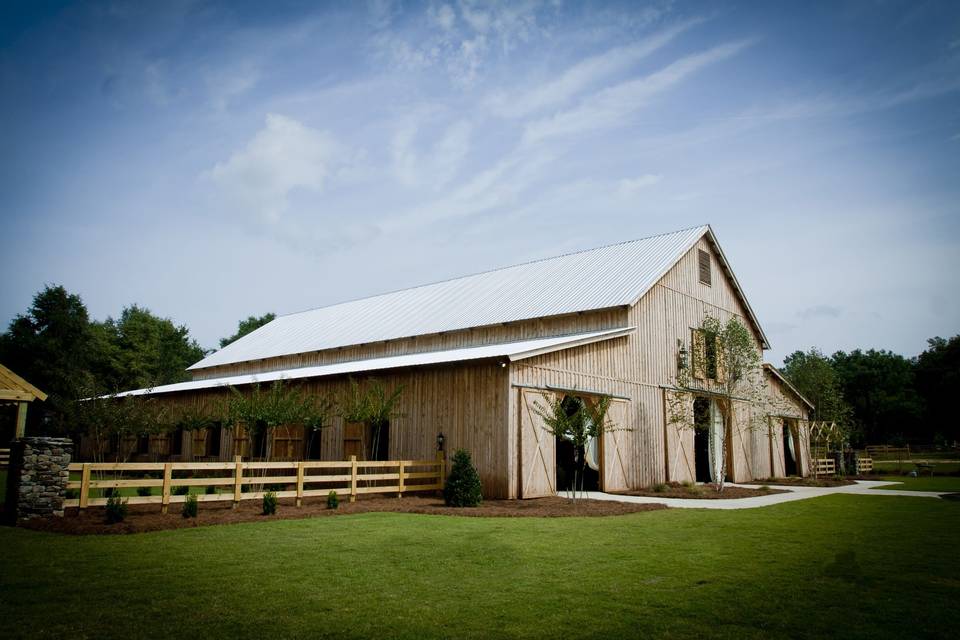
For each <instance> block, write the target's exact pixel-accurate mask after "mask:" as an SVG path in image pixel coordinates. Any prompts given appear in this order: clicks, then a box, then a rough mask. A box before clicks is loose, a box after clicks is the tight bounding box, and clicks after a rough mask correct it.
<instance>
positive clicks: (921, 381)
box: [783, 335, 960, 447]
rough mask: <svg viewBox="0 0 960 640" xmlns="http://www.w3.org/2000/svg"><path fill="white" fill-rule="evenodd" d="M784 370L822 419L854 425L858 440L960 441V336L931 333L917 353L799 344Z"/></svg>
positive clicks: (853, 441) (858, 442)
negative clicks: (959, 413) (956, 401)
mask: <svg viewBox="0 0 960 640" xmlns="http://www.w3.org/2000/svg"><path fill="white" fill-rule="evenodd" d="M783 374H784V375H785V376H786V377H787V379H788V380H790V382H791V383H793V384H794V385H795V386H796V387H797V389H798V390H799V391H800V392H801V393H803V394H804V396H806V397H807V399H808V400H810V402H812V403H813V404H814V405H815V406H816V410H815V412H814V418H815V419H817V420H826V421H832V422H837V423H838V424H842V425H844V426H845V427H847V430H848V431H849V432H850V436H851V444H852V445H853V446H854V447H862V446H865V445H867V444H897V445H903V444H908V443H922V444H931V443H932V444H935V445H939V446H953V445H955V443H956V442H957V441H958V440H960V422H958V420H957V419H956V412H954V411H952V410H951V407H949V405H950V404H952V402H953V394H954V393H957V392H958V391H960V335H957V336H953V337H952V338H949V339H946V338H940V337H936V338H930V339H929V340H927V349H926V350H925V351H923V353H921V354H920V355H919V356H917V357H914V358H907V357H904V356H902V355H899V354H896V353H893V352H891V351H886V350H882V349H881V350H877V349H869V350H866V351H864V350H861V349H854V350H853V351H850V352H849V353H847V352H844V351H837V352H836V353H834V354H833V355H832V356H826V355H824V354H823V353H822V352H821V351H820V350H818V349H816V348H812V349H810V350H808V351H796V352H794V353H792V354H790V355H789V356H787V358H786V359H785V360H784V366H783Z"/></svg>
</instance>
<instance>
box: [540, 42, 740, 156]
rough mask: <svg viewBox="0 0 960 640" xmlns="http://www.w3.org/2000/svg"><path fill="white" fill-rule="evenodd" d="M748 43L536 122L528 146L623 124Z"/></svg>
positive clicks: (683, 62) (676, 65)
mask: <svg viewBox="0 0 960 640" xmlns="http://www.w3.org/2000/svg"><path fill="white" fill-rule="evenodd" d="M749 44H750V42H749V41H739V42H730V43H727V44H723V45H720V46H717V47H714V48H712V49H709V50H707V51H704V52H702V53H697V54H694V55H690V56H686V57H683V58H680V59H679V60H677V61H676V62H673V63H672V64H670V65H668V66H666V67H664V68H663V69H661V70H660V71H657V72H655V73H652V74H650V75H648V76H645V77H642V78H637V79H635V80H628V81H627V82H623V83H621V84H618V85H614V86H612V87H608V88H606V89H603V90H601V91H599V92H597V93H595V94H594V95H592V96H589V97H588V98H585V99H584V100H583V101H582V102H581V103H580V105H579V106H577V107H575V108H573V109H570V110H568V111H565V112H562V113H559V114H557V115H555V116H552V117H549V118H542V119H540V120H535V121H534V122H532V123H530V124H529V125H527V127H526V130H525V131H524V142H525V143H527V144H530V143H535V142H539V141H542V140H544V139H546V138H551V137H556V136H563V135H571V134H577V133H583V132H586V131H591V130H596V129H604V128H608V127H611V126H614V125H617V124H621V123H622V122H623V121H624V120H625V119H626V118H627V116H629V115H630V113H632V112H633V111H636V110H637V109H639V108H640V107H642V106H644V105H645V104H646V103H647V102H648V101H649V100H650V99H651V98H653V97H654V96H656V95H657V94H659V93H662V92H664V91H666V90H667V89H670V88H671V87H673V86H675V85H677V84H679V83H680V82H682V81H683V80H685V79H686V78H687V77H688V76H690V75H692V74H694V73H696V72H697V71H700V70H701V69H703V68H705V67H708V66H710V65H712V64H715V63H717V62H720V61H721V60H725V59H727V58H729V57H731V56H733V55H736V54H737V53H739V52H740V51H741V50H743V49H744V48H745V47H747V46H748V45H749Z"/></svg>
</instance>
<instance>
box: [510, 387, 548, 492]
mask: <svg viewBox="0 0 960 640" xmlns="http://www.w3.org/2000/svg"><path fill="white" fill-rule="evenodd" d="M518 393H519V398H518V402H517V405H518V408H519V411H520V416H519V428H520V497H521V498H542V497H544V496H553V495H556V494H557V452H556V445H557V443H556V437H555V436H554V435H553V434H551V433H550V432H549V431H547V430H546V429H544V424H543V418H541V417H540V416H539V415H538V414H537V412H536V410H535V406H534V403H535V402H539V403H540V404H541V405H542V406H544V407H545V406H547V403H549V402H550V396H549V392H543V391H539V390H536V389H519V390H518Z"/></svg>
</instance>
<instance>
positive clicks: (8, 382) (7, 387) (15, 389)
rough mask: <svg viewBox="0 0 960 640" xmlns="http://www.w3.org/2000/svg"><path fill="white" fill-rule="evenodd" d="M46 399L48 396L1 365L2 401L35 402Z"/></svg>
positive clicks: (0, 387) (0, 389) (0, 398)
mask: <svg viewBox="0 0 960 640" xmlns="http://www.w3.org/2000/svg"><path fill="white" fill-rule="evenodd" d="M46 399H47V394H45V393H44V392H43V391H40V389H37V388H36V387H35V386H33V385H32V384H30V383H29V382H27V381H26V380H24V379H23V378H21V377H20V376H18V375H17V374H15V373H14V372H13V371H10V369H8V368H6V367H5V366H3V365H2V364H0V401H7V402H10V401H14V402H33V401H34V400H41V401H42V400H46Z"/></svg>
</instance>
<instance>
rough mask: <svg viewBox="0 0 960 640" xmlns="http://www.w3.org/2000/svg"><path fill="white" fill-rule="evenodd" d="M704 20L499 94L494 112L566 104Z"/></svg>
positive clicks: (514, 114)
mask: <svg viewBox="0 0 960 640" xmlns="http://www.w3.org/2000/svg"><path fill="white" fill-rule="evenodd" d="M701 22H703V20H702V19H694V20H688V21H686V22H683V23H681V24H678V25H675V26H673V27H670V28H669V29H664V30H663V31H661V32H659V33H657V34H655V35H653V36H651V37H649V38H646V39H644V40H642V41H640V42H637V43H634V44H631V45H627V46H623V47H616V48H614V49H610V50H609V51H606V52H604V53H602V54H599V55H596V56H592V57H589V58H585V59H584V60H582V61H580V62H578V63H577V64H575V65H573V66H572V67H570V68H569V69H567V70H566V71H564V72H563V73H562V74H561V75H560V77H558V78H556V79H555V80H551V81H549V82H546V83H544V84H541V85H540V86H537V87H535V88H533V89H531V90H529V91H523V92H518V93H517V94H515V95H510V94H507V93H499V94H496V95H494V96H492V97H491V98H490V99H489V100H488V105H489V106H490V107H491V109H492V110H493V112H494V113H496V114H497V115H500V116H503V117H507V118H520V117H523V116H526V115H529V114H530V113H533V112H536V111H540V110H542V109H545V108H548V107H552V106H555V105H559V104H563V103H565V102H567V101H568V100H569V99H570V98H572V97H573V96H575V95H577V94H578V93H580V92H581V91H583V90H584V89H587V88H589V87H591V86H593V85H596V84H597V83H598V82H599V81H602V80H603V79H604V78H606V77H609V76H611V75H614V74H617V73H621V72H623V71H624V70H626V69H628V68H629V67H630V66H631V65H633V64H636V63H637V62H638V61H640V60H642V59H643V58H645V57H647V56H649V55H650V54H651V53H653V52H654V51H656V50H658V49H660V48H662V47H664V46H666V45H667V44H669V43H670V42H671V41H672V40H674V39H675V38H676V37H677V36H678V35H680V34H681V33H683V32H684V31H686V30H687V29H690V28H691V27H693V26H694V25H697V24H699V23H701Z"/></svg>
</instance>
